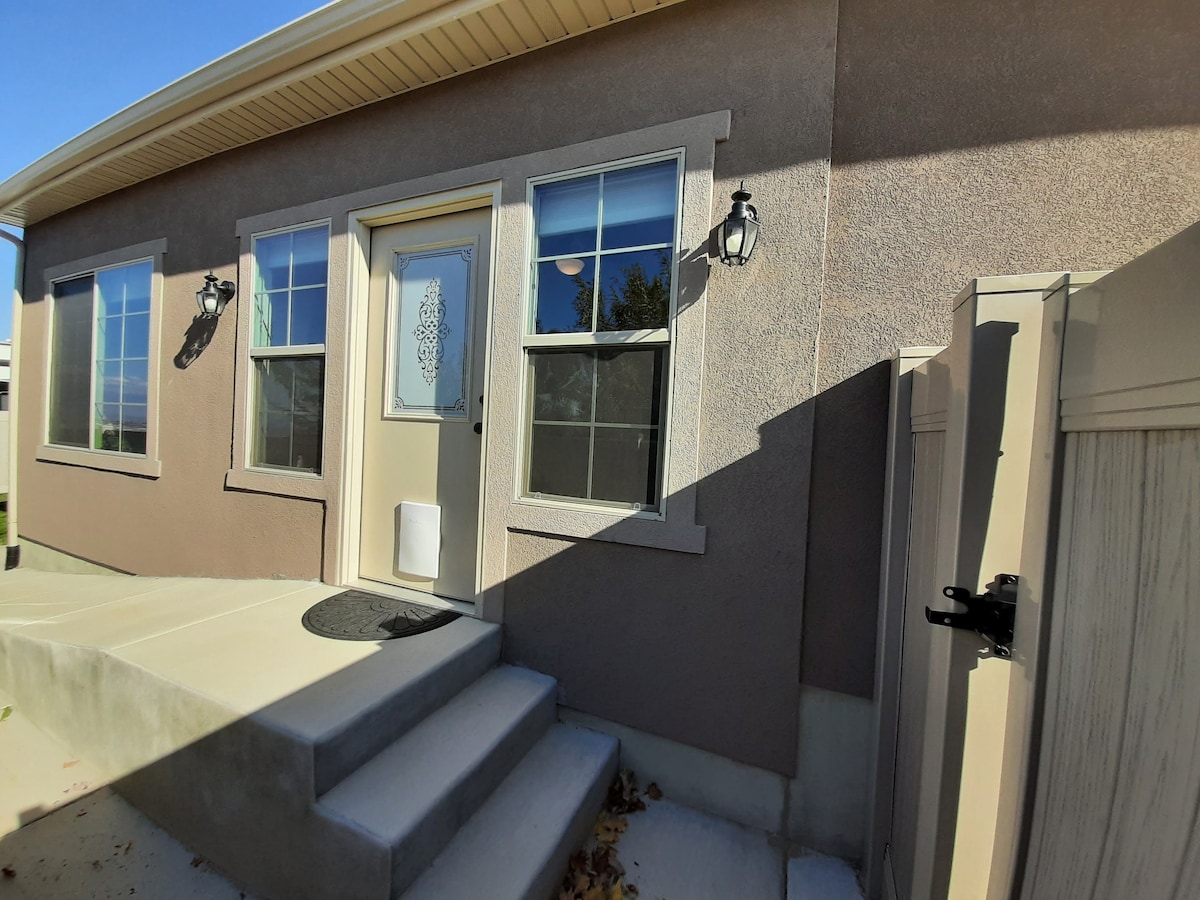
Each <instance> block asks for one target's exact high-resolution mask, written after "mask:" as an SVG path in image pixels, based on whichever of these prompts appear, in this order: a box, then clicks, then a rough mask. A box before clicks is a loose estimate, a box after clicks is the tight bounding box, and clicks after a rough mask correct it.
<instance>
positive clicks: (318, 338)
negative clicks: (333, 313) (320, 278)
mask: <svg viewBox="0 0 1200 900" xmlns="http://www.w3.org/2000/svg"><path fill="white" fill-rule="evenodd" d="M291 318H292V339H291V344H292V345H293V346H295V345H297V344H323V343H325V288H323V287H319V288H309V289H308V290H304V291H293V292H292V314H291Z"/></svg>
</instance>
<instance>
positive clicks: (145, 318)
mask: <svg viewBox="0 0 1200 900" xmlns="http://www.w3.org/2000/svg"><path fill="white" fill-rule="evenodd" d="M153 276H154V262H153V260H150V259H146V260H141V261H139V262H133V263H128V264H125V265H120V266H112V267H110V268H105V269H97V270H96V271H94V272H90V273H88V274H84V275H77V276H75V277H72V278H69V279H63V280H60V281H56V282H53V283H52V285H51V296H52V297H53V298H54V302H53V312H52V320H53V321H52V326H51V334H52V338H51V350H50V396H49V401H50V402H49V415H48V416H47V423H46V424H47V429H46V431H47V441H48V443H49V444H51V445H55V446H59V447H75V448H79V449H84V450H107V451H110V452H113V453H123V454H130V455H136V456H145V455H146V448H147V430H148V424H149V415H148V411H149V408H150V406H149V382H150V359H151V353H150V346H151V345H150V337H151V327H150V295H151V286H152V281H153Z"/></svg>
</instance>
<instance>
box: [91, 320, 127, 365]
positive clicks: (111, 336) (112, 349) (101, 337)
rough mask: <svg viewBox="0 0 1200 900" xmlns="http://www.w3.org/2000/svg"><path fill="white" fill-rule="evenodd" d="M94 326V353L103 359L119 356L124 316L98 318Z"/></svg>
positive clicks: (123, 331) (123, 329)
mask: <svg viewBox="0 0 1200 900" xmlns="http://www.w3.org/2000/svg"><path fill="white" fill-rule="evenodd" d="M96 328H97V329H99V333H98V334H97V335H96V355H97V356H102V357H103V358H104V359H120V358H121V338H122V336H123V335H124V333H125V317H124V316H108V317H107V318H103V319H98V320H97V322H96Z"/></svg>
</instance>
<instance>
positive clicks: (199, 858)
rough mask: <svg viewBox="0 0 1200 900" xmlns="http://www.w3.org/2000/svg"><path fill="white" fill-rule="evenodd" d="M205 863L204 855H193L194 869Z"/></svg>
mask: <svg viewBox="0 0 1200 900" xmlns="http://www.w3.org/2000/svg"><path fill="white" fill-rule="evenodd" d="M203 863H204V857H203V856H193V857H192V868H193V869H197V868H199V867H200V866H201V865H202V864H203Z"/></svg>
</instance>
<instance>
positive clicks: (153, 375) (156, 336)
mask: <svg viewBox="0 0 1200 900" xmlns="http://www.w3.org/2000/svg"><path fill="white" fill-rule="evenodd" d="M166 252H167V241H166V238H160V239H158V240H154V241H146V242H144V243H141V244H133V245H131V246H128V247H122V248H118V249H116V250H109V251H106V252H104V253H97V254H95V255H93V256H88V257H84V258H83V259H77V260H72V261H71V262H67V263H63V264H61V265H57V266H52V267H50V268H47V269H45V270H44V271H43V273H42V278H43V282H44V285H45V293H44V309H45V310H46V319H45V322H46V329H45V332H46V333H45V342H44V345H43V349H44V352H43V356H44V359H45V363H44V365H43V366H42V374H43V378H44V384H43V385H42V414H41V421H40V423H39V427H40V428H41V431H40V432H39V443H38V447H37V449H36V451H35V453H34V458H35V459H37V460H38V461H40V462H50V463H60V464H63V465H72V466H81V467H83V468H89V469H98V470H101V471H108V472H117V473H121V474H124V475H138V476H142V477H144V478H158V477H160V476H161V475H162V461H161V459H160V458H159V440H158V418H159V416H158V412H159V390H158V389H159V377H160V371H161V369H160V367H161V352H162V342H161V337H162V335H161V331H162V303H163V297H164V296H165V291H164V287H165V281H164V276H163V257H164V256H165V255H166ZM146 261H149V262H150V263H151V273H150V322H149V341H148V344H147V348H146V353H147V362H146V452H145V454H136V453H124V452H120V451H115V450H96V449H92V448H90V447H68V446H64V445H61V444H52V443H50V439H49V435H50V385H51V380H52V378H53V366H54V359H53V351H54V304H55V300H54V287H55V285H57V284H59V283H61V282H64V281H70V280H72V279H74V278H81V277H84V276H87V275H91V276H92V277H93V278H94V277H95V275H96V273H97V272H101V271H104V270H105V269H114V268H119V267H122V266H127V265H133V264H135V263H140V262H146ZM93 290H94V287H93ZM94 303H95V300H94V297H93V308H92V359H91V367H92V370H93V371H92V375H91V377H92V378H93V379H94V378H95V371H94V369H95V352H96V351H95V328H96V311H95V306H94ZM94 389H95V385H94V381H93V385H92V396H91V397H90V398H89V406H90V407H91V409H92V412H91V413H90V414H89V415H90V417H94V415H95V410H94V407H95V397H94V394H95V390H94ZM90 421H92V419H91V418H89V422H90ZM94 431H95V429H94V427H92V428H89V434H92V433H94Z"/></svg>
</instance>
